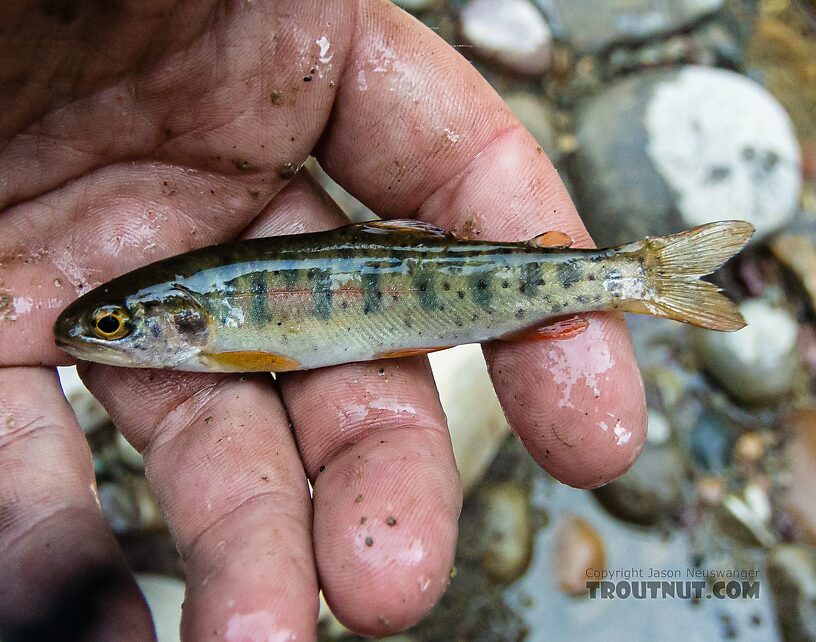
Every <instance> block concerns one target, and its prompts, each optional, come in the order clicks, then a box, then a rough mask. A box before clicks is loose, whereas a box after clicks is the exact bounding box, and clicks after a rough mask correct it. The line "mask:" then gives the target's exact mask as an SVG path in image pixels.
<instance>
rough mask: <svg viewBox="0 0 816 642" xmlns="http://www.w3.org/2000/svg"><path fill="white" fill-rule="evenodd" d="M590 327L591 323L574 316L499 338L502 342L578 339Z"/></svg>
mask: <svg viewBox="0 0 816 642" xmlns="http://www.w3.org/2000/svg"><path fill="white" fill-rule="evenodd" d="M588 327H589V321H587V320H586V319H584V318H583V317H579V316H574V317H567V318H564V319H558V320H556V321H553V322H552V323H548V324H547V325H544V326H541V327H538V328H525V329H524V330H517V331H516V332H510V333H509V334H505V335H503V336H501V337H499V340H500V341H553V340H558V339H571V338H572V337H577V336H578V335H579V334H581V333H582V332H583V331H584V330H586V329H587V328H588Z"/></svg>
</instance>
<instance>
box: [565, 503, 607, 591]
mask: <svg viewBox="0 0 816 642" xmlns="http://www.w3.org/2000/svg"><path fill="white" fill-rule="evenodd" d="M553 557H554V560H553V565H554V567H555V569H556V576H557V579H558V587H559V588H560V589H561V590H562V591H563V592H564V593H567V594H568V595H575V596H578V595H587V587H586V583H587V569H596V570H598V571H603V570H604V569H605V568H606V553H605V551H604V544H603V540H602V539H601V536H600V535H599V534H598V531H596V530H595V529H594V528H593V527H592V525H591V524H589V522H587V521H586V520H585V519H582V518H581V517H578V516H576V515H569V514H568V515H565V516H564V517H563V520H562V522H561V524H559V526H558V530H557V531H556V534H555V541H554V543H553Z"/></svg>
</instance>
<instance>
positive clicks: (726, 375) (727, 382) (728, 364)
mask: <svg viewBox="0 0 816 642" xmlns="http://www.w3.org/2000/svg"><path fill="white" fill-rule="evenodd" d="M740 311H741V312H742V314H743V316H744V317H745V320H746V321H747V322H748V325H747V326H746V327H745V328H743V329H742V330H739V331H738V332H714V331H711V330H701V329H699V328H694V329H693V330H692V332H693V339H694V340H693V343H694V347H695V351H696V352H697V354H698V356H699V357H700V359H701V361H702V362H703V365H704V366H705V367H706V369H707V370H708V371H709V372H710V373H711V374H712V375H713V376H714V377H715V378H716V379H717V381H719V383H720V384H721V385H722V386H723V388H725V389H726V390H728V391H729V392H730V393H731V394H732V395H734V396H735V397H737V398H738V399H741V400H742V401H746V402H749V403H762V402H771V401H774V400H776V399H778V398H779V397H781V396H784V395H785V394H786V393H788V392H789V391H790V389H791V386H792V385H793V375H794V373H795V372H796V369H797V367H798V365H799V359H798V355H797V349H796V338H797V334H798V330H799V327H798V325H797V323H796V321H795V319H793V318H792V317H791V315H790V314H788V312H786V311H785V310H783V309H781V308H776V307H774V306H772V305H770V304H769V303H766V302H765V301H762V300H759V299H754V300H750V301H746V302H744V303H743V304H742V305H740Z"/></svg>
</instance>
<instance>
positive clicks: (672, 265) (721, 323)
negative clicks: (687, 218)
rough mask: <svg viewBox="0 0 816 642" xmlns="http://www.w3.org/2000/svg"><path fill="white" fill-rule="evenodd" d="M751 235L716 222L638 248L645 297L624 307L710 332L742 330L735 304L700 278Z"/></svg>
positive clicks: (743, 227) (745, 226) (743, 226)
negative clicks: (645, 276)
mask: <svg viewBox="0 0 816 642" xmlns="http://www.w3.org/2000/svg"><path fill="white" fill-rule="evenodd" d="M753 233H754V227H753V225H751V224H750V223H747V222H745V221H720V222H717V223H709V224H707V225H701V226H699V227H695V228H693V229H690V230H687V231H685V232H680V233H679V234H672V235H671V236H664V237H659V238H650V239H646V241H644V242H642V243H641V244H638V245H640V248H639V250H638V251H639V253H642V256H643V258H644V265H645V267H646V271H647V283H648V285H649V286H650V287H648V288H647V290H648V291H649V295H648V298H647V299H645V300H642V301H632V302H631V303H630V304H629V305H627V306H626V307H627V308H629V309H630V310H631V311H632V312H641V313H646V314H653V315H655V316H660V317H666V318H669V319H674V320H676V321H682V322H684V323H690V324H692V325H696V326H700V327H702V328H709V329H711V330H722V331H726V332H733V331H734V330H739V329H740V328H743V327H745V319H743V318H742V314H740V312H739V310H738V309H737V305H736V304H735V303H734V302H733V301H732V300H731V299H729V298H728V297H726V296H725V295H723V294H721V291H720V289H719V288H718V287H717V286H716V285H714V284H712V283H709V282H707V281H701V280H700V277H703V276H706V275H707V274H711V273H712V272H714V271H716V270H717V269H719V268H720V267H722V265H723V264H725V262H726V261H728V259H730V258H731V257H732V256H734V255H735V254H736V253H737V252H739V251H740V250H741V249H742V248H743V247H745V245H746V244H747V243H748V241H749V240H750V239H751V236H752V235H753ZM633 245H634V244H633ZM628 247H632V249H634V247H633V246H628Z"/></svg>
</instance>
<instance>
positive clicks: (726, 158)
mask: <svg viewBox="0 0 816 642" xmlns="http://www.w3.org/2000/svg"><path fill="white" fill-rule="evenodd" d="M645 126H646V130H647V132H648V140H649V144H648V150H647V151H648V153H649V156H650V157H651V159H652V161H653V162H654V165H655V168H656V169H657V171H658V173H659V174H660V175H661V176H662V177H663V178H664V180H665V181H666V182H667V183H668V185H669V187H670V188H671V190H672V191H673V192H674V193H675V194H676V195H677V201H676V203H675V205H676V207H677V209H678V211H679V212H680V214H681V215H682V217H683V219H684V220H685V222H686V223H687V224H688V225H690V226H692V225H701V224H703V223H708V222H710V221H713V220H724V219H732V218H739V219H744V220H747V221H750V222H751V223H753V224H754V226H755V227H756V228H757V232H758V234H759V235H762V234H766V233H768V232H771V231H773V230H776V229H779V228H780V227H782V226H783V225H784V224H785V223H787V222H788V221H789V220H790V219H791V218H792V217H793V215H794V214H795V212H796V208H797V204H798V201H799V191H800V189H801V186H802V178H801V169H800V165H801V157H800V150H799V145H798V143H797V141H796V135H795V133H794V130H793V125H792V124H791V121H790V118H789V117H788V114H787V112H786V111H785V109H784V108H783V107H782V105H781V104H779V102H778V101H777V100H776V99H775V98H774V97H773V96H771V94H769V93H768V92H767V91H766V90H765V89H764V88H762V87H761V86H760V85H758V84H757V83H755V82H753V81H752V80H750V79H748V78H746V77H745V76H741V75H739V74H736V73H733V72H730V71H725V70H722V69H713V68H710V67H698V66H690V67H687V68H685V69H683V71H681V72H680V73H679V74H678V75H677V77H676V78H675V79H673V81H672V82H663V83H659V84H657V85H656V87H655V90H654V95H653V97H652V99H651V101H650V102H649V105H648V107H647V110H646V116H645Z"/></svg>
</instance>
